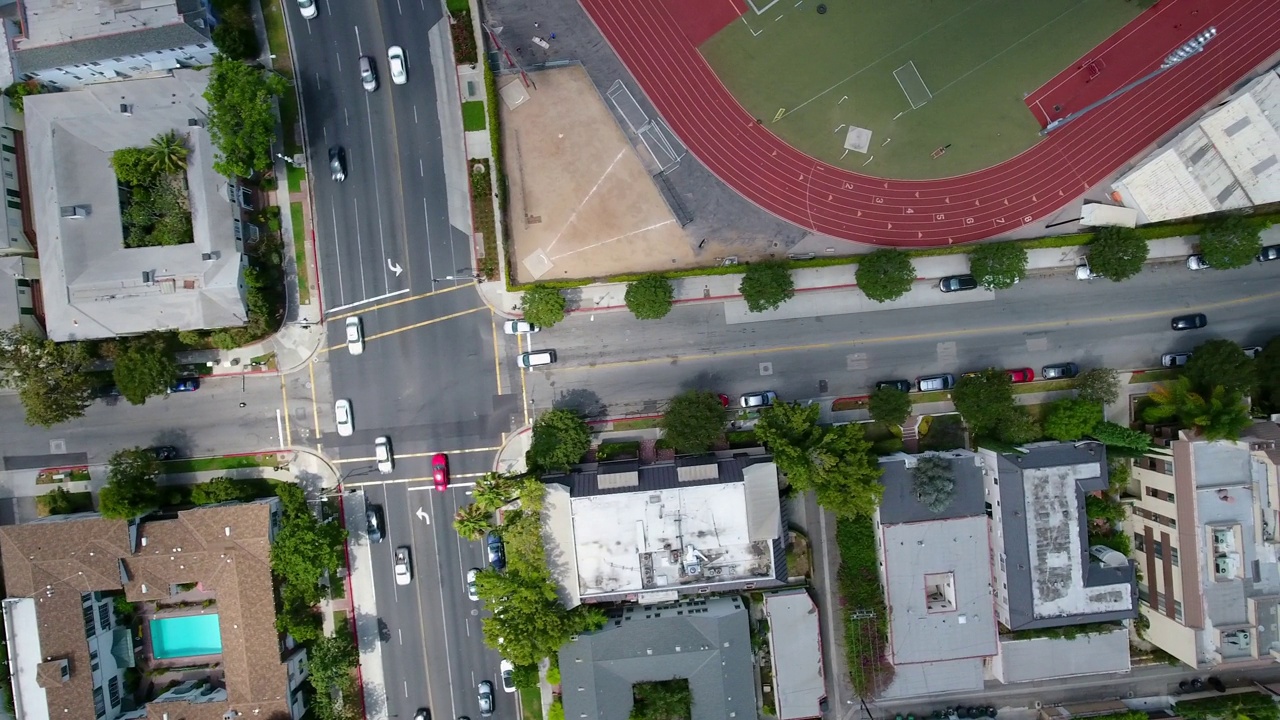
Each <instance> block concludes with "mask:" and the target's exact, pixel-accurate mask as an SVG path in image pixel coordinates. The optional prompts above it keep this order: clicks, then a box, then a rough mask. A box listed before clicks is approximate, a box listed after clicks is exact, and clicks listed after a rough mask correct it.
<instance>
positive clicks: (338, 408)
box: [333, 399, 355, 437]
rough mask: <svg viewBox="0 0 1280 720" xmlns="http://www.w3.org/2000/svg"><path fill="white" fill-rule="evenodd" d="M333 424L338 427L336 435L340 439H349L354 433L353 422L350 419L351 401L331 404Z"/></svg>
mask: <svg viewBox="0 0 1280 720" xmlns="http://www.w3.org/2000/svg"><path fill="white" fill-rule="evenodd" d="M333 417H334V422H335V423H336V424H337V426H338V434H339V435H341V436H342V437H350V436H351V433H352V432H354V431H355V422H354V421H353V419H352V417H351V401H350V400H345V399H344V400H339V401H337V402H335V403H334V404H333Z"/></svg>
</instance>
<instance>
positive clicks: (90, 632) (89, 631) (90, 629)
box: [83, 603, 98, 637]
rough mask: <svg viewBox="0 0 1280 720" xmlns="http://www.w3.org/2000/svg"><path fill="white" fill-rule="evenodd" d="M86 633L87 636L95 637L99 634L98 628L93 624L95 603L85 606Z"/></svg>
mask: <svg viewBox="0 0 1280 720" xmlns="http://www.w3.org/2000/svg"><path fill="white" fill-rule="evenodd" d="M83 611H84V634H85V636H86V637H93V636H94V635H96V634H97V632H98V631H97V628H95V627H94V626H93V603H89V604H87V605H85V606H84V608H83Z"/></svg>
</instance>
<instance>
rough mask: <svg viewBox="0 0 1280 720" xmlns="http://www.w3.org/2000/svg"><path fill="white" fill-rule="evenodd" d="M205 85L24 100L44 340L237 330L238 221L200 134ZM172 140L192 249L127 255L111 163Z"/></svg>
mask: <svg viewBox="0 0 1280 720" xmlns="http://www.w3.org/2000/svg"><path fill="white" fill-rule="evenodd" d="M207 83H208V71H207V70H177V71H174V72H173V74H172V75H171V76H166V77H155V78H147V79H141V80H128V81H121V82H111V83H99V84H96V85H89V86H86V87H84V88H82V89H79V90H75V91H73V92H63V93H53V94H49V95H37V96H32V98H31V102H29V103H26V126H27V132H26V142H27V162H28V167H29V172H30V177H31V195H32V202H31V207H32V208H33V215H34V217H35V225H36V235H37V237H39V238H40V273H41V276H42V277H41V280H42V283H41V284H42V288H43V292H44V307H45V317H46V325H47V329H48V333H49V337H50V339H53V340H59V341H61V340H83V339H91V338H106V337H114V336H117V335H132V334H137V333H144V332H149V331H152V330H169V329H177V330H200V329H208V328H219V327H229V326H235V325H243V324H244V323H245V321H246V312H245V307H244V299H243V295H242V290H241V272H240V270H241V262H242V255H241V251H240V248H239V244H238V242H237V241H236V239H235V234H234V223H235V222H236V221H238V218H239V214H238V210H237V208H236V206H235V205H233V204H232V203H231V201H230V199H229V198H230V194H229V189H228V186H229V183H228V181H227V179H226V178H224V177H222V176H220V175H218V174H217V173H215V172H214V171H213V167H212V163H213V158H214V150H213V145H212V143H211V142H210V139H209V133H208V131H207V129H206V128H204V127H202V126H201V125H202V124H203V118H204V117H205V112H206V109H207V105H206V103H205V100H204V98H203V97H202V93H203V92H204V90H205V87H206V85H207ZM122 106H124V107H125V109H126V110H127V111H128V112H127V113H126V112H122ZM193 121H195V122H196V123H197V124H192V122H193ZM171 130H173V131H177V132H178V134H179V135H180V136H182V137H183V138H184V139H185V141H186V145H187V148H188V150H189V155H188V157H187V166H188V169H187V175H186V179H187V185H188V199H189V201H190V205H191V220H192V229H193V231H194V238H195V242H192V243H187V244H184V245H174V246H168V247H147V248H125V247H124V243H123V229H122V227H121V222H120V200H119V195H118V191H117V182H116V177H115V172H114V171H113V170H112V169H111V165H110V159H111V154H112V153H113V152H114V151H116V150H119V149H121V148H126V147H142V146H145V145H147V144H148V143H149V142H150V141H151V139H152V138H154V137H156V136H157V135H161V134H163V133H166V132H169V131H171ZM69 214H71V215H75V216H73V217H66V215H69ZM144 273H147V274H148V276H147V278H149V280H148V279H147V278H144Z"/></svg>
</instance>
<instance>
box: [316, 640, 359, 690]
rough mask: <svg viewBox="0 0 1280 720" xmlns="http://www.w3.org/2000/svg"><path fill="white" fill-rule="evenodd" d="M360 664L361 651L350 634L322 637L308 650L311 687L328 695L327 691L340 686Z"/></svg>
mask: <svg viewBox="0 0 1280 720" xmlns="http://www.w3.org/2000/svg"><path fill="white" fill-rule="evenodd" d="M359 663H360V651H359V650H357V649H356V644H355V642H354V641H353V640H352V638H351V633H349V632H344V633H338V634H336V635H332V636H330V637H322V638H320V639H319V640H316V641H315V642H314V643H312V645H311V647H310V648H309V649H308V650H307V666H308V672H309V674H310V680H311V685H312V687H314V688H315V689H316V690H317V691H320V694H321V695H322V696H323V695H327V694H328V693H327V692H325V691H326V690H327V689H329V688H331V687H338V686H340V685H341V684H342V683H343V681H344V680H345V679H346V678H348V677H350V676H351V671H352V670H355V669H356V665H358V664H359Z"/></svg>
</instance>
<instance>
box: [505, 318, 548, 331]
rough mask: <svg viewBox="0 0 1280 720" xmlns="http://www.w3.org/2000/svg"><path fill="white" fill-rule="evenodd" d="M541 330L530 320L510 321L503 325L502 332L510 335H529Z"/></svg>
mask: <svg viewBox="0 0 1280 720" xmlns="http://www.w3.org/2000/svg"><path fill="white" fill-rule="evenodd" d="M541 329H542V328H540V327H538V326H537V325H534V324H533V323H531V322H529V321H528V320H508V321H506V322H504V323H502V332H504V333H506V334H508V335H528V334H530V333H536V332H538V331H539V330H541Z"/></svg>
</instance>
